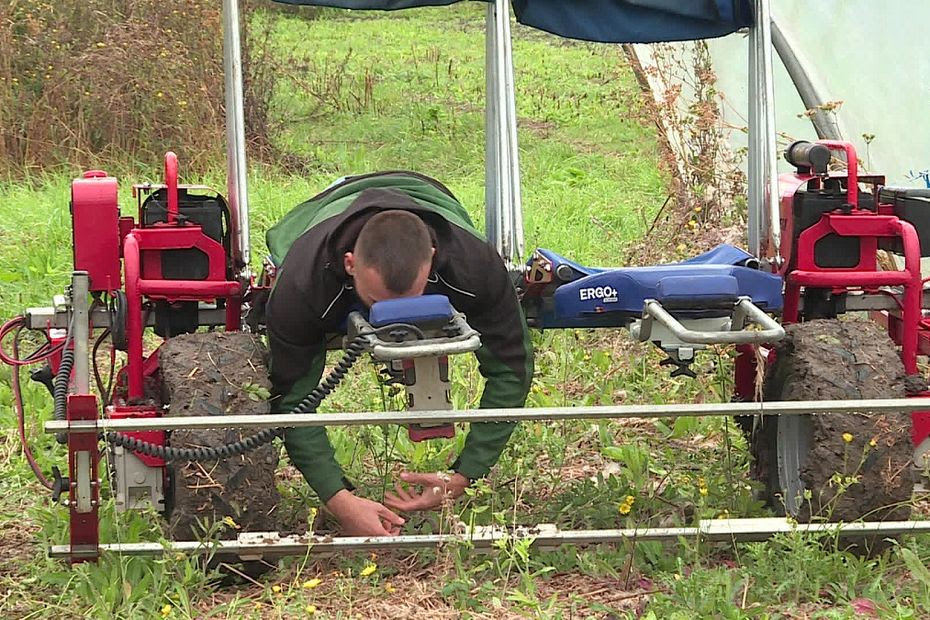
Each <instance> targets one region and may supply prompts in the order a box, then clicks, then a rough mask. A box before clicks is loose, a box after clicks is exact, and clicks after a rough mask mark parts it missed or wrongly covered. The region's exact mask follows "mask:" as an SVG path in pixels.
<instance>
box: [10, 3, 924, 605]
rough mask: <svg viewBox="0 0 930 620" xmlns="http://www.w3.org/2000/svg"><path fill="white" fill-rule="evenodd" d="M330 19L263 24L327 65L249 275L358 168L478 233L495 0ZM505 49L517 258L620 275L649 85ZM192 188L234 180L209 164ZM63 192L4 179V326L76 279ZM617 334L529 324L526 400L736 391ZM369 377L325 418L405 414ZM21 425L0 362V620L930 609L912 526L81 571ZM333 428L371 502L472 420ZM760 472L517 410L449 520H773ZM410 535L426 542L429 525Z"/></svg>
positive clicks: (666, 398) (718, 376)
mask: <svg viewBox="0 0 930 620" xmlns="http://www.w3.org/2000/svg"><path fill="white" fill-rule="evenodd" d="M324 15H325V16H326V18H325V19H319V20H315V21H310V20H303V19H300V18H298V17H296V16H287V17H278V18H275V19H274V20H271V21H269V22H267V23H269V24H270V26H271V27H272V28H273V31H274V38H273V41H274V44H275V46H276V49H277V50H278V51H279V53H280V54H281V55H282V57H286V58H289V59H290V60H289V61H288V62H289V64H291V65H292V66H294V67H297V68H300V67H301V66H302V65H305V66H306V68H307V70H306V72H303V74H304V75H307V76H311V77H313V79H310V77H308V78H307V79H305V80H303V81H301V80H300V79H297V77H295V76H299V75H301V73H302V72H301V71H297V72H295V73H294V74H293V75H291V74H289V76H290V77H288V78H287V79H285V80H283V82H282V84H281V90H280V92H279V93H278V98H279V100H278V102H277V105H276V109H275V114H276V118H278V120H279V121H280V122H281V125H280V131H279V133H278V138H277V139H278V144H277V146H278V147H280V148H281V149H283V150H285V151H288V152H290V153H292V154H293V155H294V156H295V159H296V160H297V161H299V162H300V166H301V168H302V172H301V173H300V174H294V173H289V172H288V171H287V170H286V169H283V168H281V169H275V168H269V167H255V169H254V170H253V171H252V174H251V175H250V179H249V180H250V199H251V205H252V217H251V224H252V248H253V261H254V263H255V265H256V267H257V265H258V261H259V260H260V258H261V256H262V254H263V240H262V235H263V232H264V230H265V229H267V228H268V227H269V226H270V225H271V224H272V223H273V222H275V221H276V220H277V219H278V218H279V217H280V216H281V215H283V214H284V213H285V212H286V211H287V210H288V209H290V208H291V207H292V206H294V205H295V204H297V203H298V202H301V201H302V200H304V199H306V198H307V197H309V196H311V195H312V194H314V193H316V192H317V191H319V190H321V189H322V188H323V187H325V186H326V185H327V184H328V183H329V182H331V181H332V180H333V179H334V178H335V177H338V176H340V175H344V174H353V173H359V172H366V171H371V170H377V169H396V168H406V169H413V170H418V171H421V172H425V173H427V174H430V175H433V176H435V177H437V178H439V179H440V180H442V181H443V182H444V183H446V184H447V185H448V186H449V187H450V188H451V189H452V190H453V192H454V193H455V194H456V195H457V196H458V197H459V198H460V199H461V200H462V201H463V203H464V204H465V205H466V207H467V208H468V210H469V212H470V213H471V214H472V216H473V217H474V218H475V220H476V221H477V222H482V221H483V208H482V205H483V191H484V190H483V187H484V178H483V154H484V142H483V117H482V105H483V95H482V93H483V50H484V44H483V37H482V34H481V24H482V18H483V8H482V7H480V6H477V5H474V6H473V5H472V4H471V3H466V4H463V5H457V6H455V7H453V8H450V9H429V10H417V11H409V12H400V13H389V14H384V15H378V16H377V17H375V18H372V17H370V16H364V17H362V16H360V15H353V16H352V17H347V16H346V15H347V14H345V13H342V12H336V11H325V12H324ZM514 56H515V62H516V66H517V72H516V73H517V75H516V79H517V91H518V101H519V103H518V108H519V111H518V112H519V116H520V125H521V130H520V145H521V151H520V156H521V159H522V168H523V195H524V206H525V212H526V237H527V246H528V248H532V247H533V246H536V245H539V246H544V247H550V248H552V249H554V250H556V251H559V252H562V253H564V254H566V255H568V256H571V257H573V258H576V259H578V260H579V261H581V262H586V263H598V264H617V263H618V262H619V261H620V257H621V256H625V255H626V253H627V250H628V247H629V244H630V242H631V241H634V240H637V239H639V238H640V237H641V236H642V234H643V233H644V231H645V228H646V224H647V223H648V222H651V220H652V217H653V216H654V214H655V212H656V211H657V209H658V208H659V206H660V205H661V204H662V202H663V201H664V200H665V197H666V194H667V188H666V181H665V179H664V178H663V175H662V173H661V172H660V171H659V169H658V167H657V161H658V154H657V148H658V147H657V144H656V137H655V135H654V132H653V129H652V128H651V127H648V126H644V125H643V124H642V123H641V122H640V120H639V119H640V118H641V116H640V114H639V113H638V111H637V110H636V109H635V102H636V101H637V91H636V83H635V80H634V79H633V76H632V74H631V73H630V71H629V70H628V68H627V67H626V65H625V64H624V62H623V60H622V57H621V55H620V52H619V50H618V49H616V48H612V47H607V46H593V45H584V44H576V43H566V42H564V41H560V40H558V39H555V38H553V37H549V36H545V35H542V34H539V33H535V32H532V31H528V30H526V29H523V28H519V27H518V28H516V30H515V43H514ZM314 76H315V77H314ZM366 76H368V84H369V88H368V90H367V91H366ZM123 167H124V168H125V166H123ZM159 170H160V162H149V163H148V167H141V166H140V167H138V168H137V169H135V170H122V171H121V172H131V173H132V175H131V176H132V177H133V178H127V177H125V175H124V178H122V179H121V204H122V207H123V209H124V211H125V212H127V213H132V212H133V211H134V208H135V204H134V201H133V200H132V198H131V196H130V194H129V186H130V184H131V183H132V182H134V181H136V180H141V179H146V178H148V179H156V178H157V176H158V172H159ZM78 172H79V171H77V170H75V171H73V174H75V175H76V174H77V173H78ZM182 172H183V162H182ZM187 180H190V181H197V182H206V183H208V184H212V185H214V186H218V187H222V186H223V185H224V177H223V174H222V173H221V172H219V171H217V172H216V173H215V174H214V175H213V176H212V177H207V178H202V179H201V178H198V179H187ZM68 197H69V190H68V178H67V177H66V176H53V177H49V178H39V179H32V180H30V182H28V183H20V184H16V185H12V184H6V185H0V285H2V288H0V316H12V315H14V314H17V313H19V312H21V311H22V309H23V308H24V307H27V306H32V305H46V304H47V303H48V302H49V300H50V298H51V296H52V295H53V294H56V293H58V292H60V291H61V289H62V288H63V287H64V286H65V285H66V283H67V276H68V272H69V264H70V221H69V213H68ZM627 340H628V339H627V335H626V334H618V333H611V332H599V333H592V332H585V331H561V332H547V333H537V334H535V335H534V341H535V345H536V348H537V360H536V366H537V376H536V377H535V378H534V385H533V390H532V392H531V395H530V398H529V401H528V406H559V405H582V404H607V403H614V402H628V403H676V402H701V401H706V402H720V401H726V400H727V399H729V396H730V393H731V387H732V386H731V378H730V376H731V375H730V367H731V362H730V358H729V354H728V352H726V351H723V350H721V351H709V352H705V353H704V354H702V355H701V357H700V358H699V361H698V363H697V365H696V369H697V370H698V371H699V374H700V376H699V379H698V380H696V381H690V380H684V379H672V378H669V377H668V375H667V371H665V370H663V369H660V368H659V367H658V362H659V361H660V359H661V356H660V355H659V354H658V352H656V351H655V350H653V349H651V348H649V347H644V346H639V345H632V344H630V343H628V341H627ZM454 370H455V400H456V406H457V407H466V406H471V405H474V404H475V403H476V401H477V398H478V396H479V394H480V381H479V379H480V378H479V376H478V374H477V369H476V365H475V363H474V361H473V360H471V359H470V358H466V359H459V360H457V364H456V367H455V369H454ZM374 374H375V370H374V367H373V366H372V365H371V364H368V363H367V362H366V363H360V364H359V367H358V369H357V370H356V371H353V373H352V374H350V376H349V378H348V379H347V381H346V384H345V385H344V387H342V388H340V389H339V390H338V391H337V392H336V394H335V395H334V396H333V397H332V398H331V399H329V400H327V401H326V403H325V410H330V411H352V410H379V409H381V408H382V406H385V405H386V406H387V407H388V408H393V406H396V405H392V404H391V402H390V397H387V403H385V402H384V401H383V400H382V394H381V392H380V390H379V388H378V386H377V385H376V383H375V381H374V378H373V376H374ZM43 389H44V388H43ZM26 397H27V407H28V409H29V415H30V418H29V424H28V426H29V433H30V438H31V442H32V445H33V448H34V450H35V451H36V452H37V456H38V458H39V460H40V462H41V463H42V465H43V467H44V469H45V471H46V472H47V471H49V469H50V467H51V465H52V464H54V463H58V464H62V463H63V454H64V453H63V450H62V449H61V448H60V447H59V446H57V445H56V444H54V442H53V441H52V440H51V439H50V438H49V437H47V436H46V435H44V434H42V433H41V432H40V430H39V429H40V427H41V425H40V422H41V421H42V420H44V419H47V418H48V416H49V415H50V402H49V398H48V397H47V395H46V394H45V393H44V392H43V390H41V389H38V388H36V387H34V386H33V385H27V386H26ZM14 426H15V425H14V416H13V413H12V409H11V393H10V387H9V372H8V369H7V368H6V367H0V427H2V429H3V431H2V433H0V468H2V469H0V471H2V476H0V529H2V533H0V542H2V544H0V614H2V615H3V616H4V617H56V618H57V617H77V616H81V617H95V618H96V617H100V618H104V617H120V618H136V617H160V616H161V615H162V613H161V611H160V610H162V609H164V610H166V612H165V614H166V615H169V616H171V617H182V618H183V617H230V618H239V617H299V616H301V615H305V614H306V613H307V612H306V608H307V606H308V605H315V606H316V607H317V608H318V610H319V615H320V616H324V617H333V618H350V617H356V615H359V614H360V615H361V617H372V616H375V615H377V616H381V615H382V614H383V615H392V616H394V617H423V618H426V617H443V616H440V613H441V614H444V616H448V617H454V616H456V615H458V614H462V615H464V616H466V617H467V616H469V615H471V616H474V617H488V616H499V617H545V618H559V617H564V618H569V617H605V615H606V614H607V613H612V614H613V615H614V616H615V617H635V615H637V614H639V613H642V614H644V615H645V617H652V618H691V617H721V618H765V617H830V618H846V617H853V615H854V613H853V607H852V602H853V601H855V600H856V599H860V598H866V599H869V600H870V601H873V602H874V604H875V605H876V607H877V609H878V610H879V613H880V616H881V617H889V618H891V617H915V618H916V617H922V616H923V617H925V616H926V614H930V574H928V573H927V572H926V571H927V569H926V565H927V563H928V559H930V558H928V556H930V553H928V550H927V549H928V548H927V546H926V542H927V541H926V539H913V540H905V541H904V542H903V543H902V545H903V547H902V548H900V549H898V548H895V549H892V550H890V551H888V552H886V554H885V555H883V556H882V557H881V558H878V559H876V560H873V561H867V560H861V559H857V558H855V557H853V556H850V555H849V554H846V553H844V552H842V551H838V550H836V549H833V548H831V542H830V541H818V540H811V539H809V538H804V537H800V536H784V537H779V538H777V539H776V540H774V541H772V542H769V543H752V544H740V545H727V544H715V545H709V544H706V543H704V544H697V543H695V541H681V542H680V543H677V544H664V545H663V544H659V543H638V544H636V545H621V546H617V547H615V548H594V549H570V548H565V549H559V550H556V551H545V552H544V551H538V550H530V549H527V548H526V547H525V545H524V544H523V543H521V542H519V541H517V542H513V543H511V544H508V545H505V546H504V548H502V549H501V550H499V551H498V552H497V553H496V554H494V555H492V556H481V555H476V554H473V553H470V552H469V550H468V549H467V548H464V547H461V548H459V547H453V548H449V549H444V550H442V551H439V552H420V553H418V554H414V555H412V556H400V555H396V554H393V555H388V556H386V557H379V558H377V559H376V560H375V561H376V562H377V563H378V565H379V568H378V571H377V572H376V573H375V574H374V575H372V576H368V577H361V576H360V575H359V571H360V569H361V568H362V567H363V566H364V565H365V564H366V563H367V562H369V561H370V559H369V558H366V557H363V556H355V557H344V558H329V559H316V558H310V559H309V560H308V558H291V559H287V560H284V561H282V562H281V563H280V565H279V567H278V569H277V570H275V571H273V572H271V573H269V574H267V575H266V576H265V577H263V578H262V579H261V584H260V585H252V584H245V585H243V586H240V587H237V588H226V589H219V588H216V587H215V586H214V585H213V584H212V583H211V582H210V575H209V574H205V573H204V571H203V570H201V569H199V568H198V566H197V565H196V563H195V562H194V561H192V560H191V559H190V558H184V557H174V556H169V557H166V558H164V559H159V560H153V559H136V558H133V559H130V558H115V557H106V558H104V559H103V560H102V561H101V562H100V563H99V564H97V565H82V566H79V567H76V568H74V569H70V570H69V569H67V568H66V567H65V566H63V565H62V564H61V563H59V562H57V561H53V560H49V559H47V558H45V557H44V553H43V552H44V549H45V548H46V547H47V546H48V545H50V544H60V543H62V542H64V541H65V540H66V526H67V518H66V513H65V510H64V509H63V508H60V507H55V506H50V505H49V504H48V503H47V501H46V499H45V498H46V494H45V493H44V491H43V490H42V489H40V487H39V486H38V485H37V484H36V483H35V482H34V480H33V479H32V476H31V473H30V472H29V470H28V467H27V465H26V463H25V460H24V459H23V458H21V456H20V454H19V450H18V439H17V437H16V433H15V430H13V429H14ZM331 435H332V437H333V442H334V444H335V446H336V448H337V452H338V454H339V456H340V458H341V460H342V461H343V462H344V463H346V464H347V471H348V474H349V476H350V477H351V478H353V480H354V481H355V482H356V483H357V484H358V485H359V487H360V488H361V489H362V490H363V491H364V492H365V493H366V494H368V495H369V496H371V497H375V498H378V497H379V496H380V493H381V492H382V491H383V490H384V487H385V484H387V483H388V482H389V473H390V472H391V471H392V470H393V469H394V468H396V467H398V466H400V465H401V464H402V465H405V466H410V467H413V468H416V469H422V470H430V469H435V468H440V467H445V465H446V463H448V459H449V457H450V456H451V455H452V454H454V453H455V452H457V451H458V450H459V449H460V447H461V446H460V444H461V441H462V439H463V438H464V434H463V433H461V432H460V433H459V435H458V437H457V439H456V440H455V441H452V442H441V443H435V442H434V443H431V444H429V445H425V444H412V443H410V442H409V441H407V440H406V438H405V433H404V432H402V431H401V432H398V430H397V429H393V428H391V429H382V428H374V427H372V428H366V429H358V430H336V431H332V432H331ZM359 447H361V448H362V449H359ZM747 461H748V455H747V450H746V446H745V442H744V441H743V438H742V436H741V435H740V434H739V433H738V432H737V431H736V429H735V428H734V426H733V425H732V424H731V423H729V422H728V421H727V420H724V419H719V418H718V419H687V418H680V419H666V420H655V421H637V422H634V423H626V424H620V423H609V422H597V423H590V422H580V421H575V422H563V423H532V424H530V423H528V424H524V425H522V426H521V427H520V428H519V429H518V431H517V432H516V433H515V435H514V437H513V439H512V440H511V442H510V445H509V447H508V449H507V451H506V452H505V454H504V456H503V458H502V459H501V462H500V463H499V465H498V467H497V468H496V469H495V471H494V473H493V474H492V476H490V478H489V479H488V481H487V483H486V484H481V485H479V486H478V487H477V489H476V490H475V492H474V493H473V494H472V495H470V496H469V497H468V498H466V499H464V500H462V501H460V502H459V504H458V505H457V506H456V509H455V512H456V514H455V515H448V514H445V515H442V516H441V520H442V521H443V522H444V520H446V519H448V518H452V517H458V516H461V518H463V519H464V520H466V521H469V520H473V521H474V522H475V523H500V524H511V523H525V524H532V523H538V522H550V523H557V524H558V525H560V526H561V527H564V528H608V527H634V526H641V527H642V526H650V525H685V524H691V523H694V521H695V520H696V519H698V518H714V517H717V516H720V515H721V514H729V515H731V516H760V515H765V514H767V512H766V510H765V509H764V508H763V507H762V506H761V504H760V503H759V502H757V501H755V500H754V499H753V493H752V486H753V484H754V483H753V482H751V481H750V480H749V477H748V474H747ZM281 486H282V491H283V492H284V494H285V496H286V497H287V498H289V501H291V502H309V503H313V504H316V499H315V498H314V497H313V496H312V494H311V493H310V492H309V490H308V489H307V487H306V485H305V484H304V483H303V482H302V481H300V480H294V479H293V477H292V476H291V477H289V478H288V479H287V480H282V483H281ZM627 496H632V497H634V498H635V499H634V501H633V502H632V505H631V508H630V510H629V511H628V513H627V514H622V513H621V512H620V511H619V510H618V506H619V505H621V504H622V503H623V502H624V500H625V498H627ZM103 514H104V523H103V526H102V534H103V536H104V538H105V539H106V540H109V541H117V540H118V541H122V542H130V541H136V540H156V539H157V538H158V536H159V535H160V527H159V521H158V519H157V517H155V516H153V515H139V514H134V515H122V516H119V517H115V516H114V513H113V512H112V506H109V505H107V506H105V507H104V511H103ZM412 523H413V525H411V528H416V531H419V532H425V531H430V529H433V528H435V527H437V526H438V525H439V523H440V520H436V519H434V520H432V521H430V520H412ZM333 573H336V574H333ZM317 576H319V577H321V578H322V579H323V583H322V584H321V585H320V586H319V587H316V588H305V587H303V583H304V582H305V581H306V580H307V579H309V578H311V577H317ZM388 584H390V586H388ZM275 585H277V586H279V587H280V591H277V592H276V591H274V590H273V589H272V587H273V586H275ZM643 592H648V593H649V594H648V595H643V594H641V593H643ZM637 593H640V594H638V595H637ZM166 606H167V607H166ZM427 609H432V610H434V611H433V612H430V611H427ZM415 614H419V615H416V616H415Z"/></svg>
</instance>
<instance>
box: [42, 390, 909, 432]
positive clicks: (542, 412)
mask: <svg viewBox="0 0 930 620" xmlns="http://www.w3.org/2000/svg"><path fill="white" fill-rule="evenodd" d="M926 409H927V403H926V402H925V401H924V400H923V399H920V398H888V399H875V400H832V401H801V400H799V401H778V402H737V403H711V404H706V403H686V404H671V405H597V406H585V407H538V408H528V409H522V408H506V409H505V408H501V409H469V410H459V411H448V410H436V411H383V412H382V411H369V412H361V413H309V414H286V413H285V414H267V415H225V416H224V415H217V416H187V417H176V418H173V417H172V418H169V417H163V418H123V419H98V420H95V421H88V422H68V421H64V420H50V421H48V422H46V423H45V431H46V432H48V433H55V432H62V431H71V432H88V431H90V430H97V431H152V430H175V429H207V428H239V429H244V428H253V429H264V428H276V427H286V428H301V427H305V426H361V425H368V424H424V425H430V424H441V423H444V422H538V421H559V420H604V419H624V418H672V417H681V416H695V417H706V416H715V415H723V416H736V415H763V414H764V415H806V414H830V413H852V412H869V413H871V414H880V413H911V412H913V411H923V410H926Z"/></svg>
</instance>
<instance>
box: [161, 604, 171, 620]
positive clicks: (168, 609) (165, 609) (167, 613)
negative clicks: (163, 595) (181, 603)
mask: <svg viewBox="0 0 930 620" xmlns="http://www.w3.org/2000/svg"><path fill="white" fill-rule="evenodd" d="M170 615H171V605H168V604H165V606H164V607H162V608H161V616H162V618H165V617H167V616H170Z"/></svg>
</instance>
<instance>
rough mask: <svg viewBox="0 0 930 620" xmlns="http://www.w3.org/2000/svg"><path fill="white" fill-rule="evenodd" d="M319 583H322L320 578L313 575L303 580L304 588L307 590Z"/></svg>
mask: <svg viewBox="0 0 930 620" xmlns="http://www.w3.org/2000/svg"><path fill="white" fill-rule="evenodd" d="M321 583H323V580H322V579H320V578H319V577H314V578H313V579H308V580H307V581H305V582H304V588H305V589H307V590H312V589H313V588H315V587H317V586H318V585H320V584H321Z"/></svg>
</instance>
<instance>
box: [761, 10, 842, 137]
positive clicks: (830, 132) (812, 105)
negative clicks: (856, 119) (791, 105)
mask: <svg viewBox="0 0 930 620" xmlns="http://www.w3.org/2000/svg"><path fill="white" fill-rule="evenodd" d="M771 23H772V45H773V46H774V47H775V51H776V52H777V53H778V57H779V58H780V59H781V63H782V64H783V65H784V66H785V69H786V70H787V71H788V76H789V77H790V78H791V81H792V82H793V83H794V88H795V90H797V91H798V95H800V96H801V101H802V102H803V103H804V107H805V108H807V109H808V110H814V113H813V114H812V115H811V117H810V118H811V124H812V125H813V126H814V131H816V132H817V137H818V138H820V139H822V140H842V139H843V133H842V132H841V131H840V128H839V123H838V122H837V120H836V118H835V117H831V116H830V115H829V114H828V113H827V112H825V111H823V110H821V109H819V107H820V106H821V105H823V104H824V99H823V97H822V96H821V95H820V91H819V90H818V88H817V87H816V86H815V85H814V82H813V80H812V79H811V77H810V74H809V73H808V72H807V70H806V69H805V68H804V65H803V64H802V63H801V59H800V58H798V55H797V54H796V53H795V52H794V48H793V47H792V46H791V43H790V42H789V41H788V38H787V37H786V36H785V34H784V32H782V30H781V28H779V27H778V22H776V21H775V20H774V19H773V20H772V22H771Z"/></svg>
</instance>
